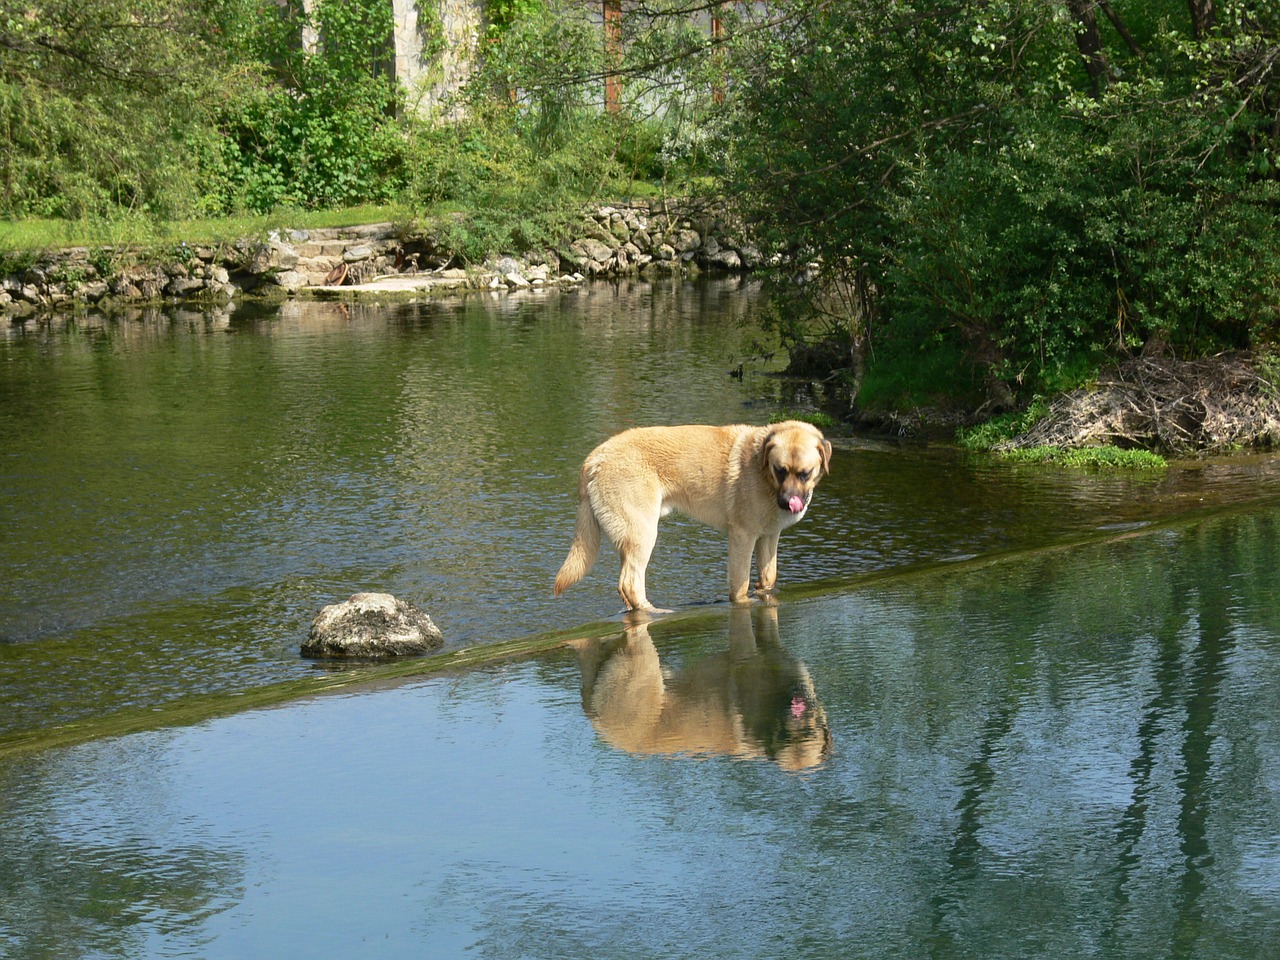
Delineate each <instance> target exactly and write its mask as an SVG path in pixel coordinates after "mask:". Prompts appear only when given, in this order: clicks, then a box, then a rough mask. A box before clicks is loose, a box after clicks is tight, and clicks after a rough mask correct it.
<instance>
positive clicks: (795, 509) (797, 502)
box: [787, 497, 804, 513]
mask: <svg viewBox="0 0 1280 960" xmlns="http://www.w3.org/2000/svg"><path fill="white" fill-rule="evenodd" d="M787 507H788V508H789V509H790V510H791V512H792V513H799V512H800V511H801V510H803V509H804V501H803V500H801V499H800V498H799V497H792V498H791V499H790V500H788V501H787Z"/></svg>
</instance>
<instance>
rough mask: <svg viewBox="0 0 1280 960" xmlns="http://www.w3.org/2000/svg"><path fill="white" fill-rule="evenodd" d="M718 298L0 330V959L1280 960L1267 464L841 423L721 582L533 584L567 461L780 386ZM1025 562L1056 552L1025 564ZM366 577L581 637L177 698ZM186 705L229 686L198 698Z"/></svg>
mask: <svg viewBox="0 0 1280 960" xmlns="http://www.w3.org/2000/svg"><path fill="white" fill-rule="evenodd" d="M753 308H754V298H753V295H752V292H751V290H750V288H746V289H743V288H740V287H738V286H737V285H732V284H730V285H725V284H695V285H679V286H676V287H669V288H653V287H648V286H644V285H635V286H612V285H609V286H606V285H601V286H597V287H591V288H588V289H586V290H584V291H582V292H581V293H580V294H579V295H577V296H573V297H568V298H564V299H561V298H558V297H557V298H549V299H546V300H535V299H531V300H525V301H514V300H491V299H488V298H482V299H474V300H470V301H468V302H467V303H466V304H464V305H456V304H455V305H448V304H407V305H401V306H397V307H394V308H387V309H380V308H373V307H369V308H363V309H352V310H351V311H350V312H349V313H343V312H342V311H340V310H338V309H337V308H335V307H333V306H325V305H316V306H305V305H291V306H290V307H289V308H288V309H286V310H285V311H283V312H282V313H281V314H280V315H277V316H270V317H258V318H254V317H251V316H245V315H243V314H236V315H232V316H230V317H226V316H221V317H220V316H208V315H199V314H172V315H163V316H152V317H146V318H139V319H136V320H131V321H127V322H124V323H106V322H102V321H99V320H94V319H93V318H87V319H85V320H83V321H79V322H77V323H75V324H72V325H69V326H59V327H56V328H32V329H10V330H8V331H6V332H5V336H4V337H3V338H0V361H2V362H0V480H2V481H3V482H0V550H2V553H0V556H2V558H3V560H2V562H3V565H4V577H3V579H2V580H0V637H3V640H4V642H0V735H4V734H15V733H20V732H23V731H39V730H41V729H45V728H48V727H50V726H52V725H54V724H59V723H67V722H72V721H74V722H78V723H80V724H82V725H83V727H84V729H85V730H86V731H87V732H88V734H90V735H92V733H93V732H94V731H95V730H97V731H99V732H107V731H109V730H111V729H112V719H111V718H112V715H113V714H114V713H116V712H117V711H120V710H123V709H126V708H143V709H149V710H154V712H155V718H156V726H157V729H154V730H151V731H147V732H143V733H137V734H132V735H129V736H121V737H110V738H99V739H96V740H92V739H91V740H89V742H85V743H83V744H81V745H79V746H75V747H71V748H66V749H50V750H44V751H40V752H34V753H27V754H25V755H21V756H16V755H10V756H8V757H7V758H5V759H2V760H0V955H3V956H6V957H8V956H13V957H19V958H27V957H31V958H35V957H48V956H58V957H81V956H83V957H122V958H123V957H129V958H139V957H174V956H199V957H208V958H221V957H228V958H231V957H237V958H239V957H246V956H318V957H325V956H335V957H348V956H386V957H422V956H432V957H436V956H439V957H454V956H463V955H469V956H481V957H499V958H509V957H522V956H527V957H557V958H561V957H563V958H575V957H584V958H585V957H591V958H613V957H619V958H622V957H658V956H661V957H683V956H689V957H694V956H696V957H704V956H710V957H718V956H722V957H770V958H772V957H781V956H794V957H797V958H807V957H814V958H825V957H832V956H857V957H874V958H879V957H885V958H888V957H903V958H914V957H920V956H934V957H940V958H961V957H975V958H1001V957H1010V958H1013V957H1041V956H1042V957H1053V958H1074V957H1106V958H1110V957H1115V958H1118V960H1119V958H1125V960H1129V958H1147V957H1151V958H1157V957H1158V958H1165V957H1189V958H1192V957H1194V958H1201V957H1203V958H1206V960H1209V958H1222V960H1230V958H1237V957H1238V958H1270V957H1274V956H1276V955H1277V954H1276V948H1275V946H1274V941H1275V936H1274V933H1275V930H1276V929H1280V845H1278V844H1277V840H1276V838H1277V837H1280V731H1278V730H1277V723H1276V719H1275V718H1276V713H1277V706H1280V612H1278V608H1277V604H1276V603H1275V600H1274V598H1275V597H1276V596H1277V595H1278V594H1280V592H1278V588H1280V582H1278V581H1280V470H1277V465H1276V460H1275V458H1273V457H1267V456H1255V457H1241V458H1236V459H1231V460H1223V461H1215V462H1212V463H1204V464H1198V463H1187V464H1180V465H1177V466H1175V468H1173V469H1171V470H1170V471H1168V472H1166V473H1162V474H1139V475H1132V474H1128V475H1097V474H1089V473H1082V472H1078V471H1067V470H1061V471H1059V470H1046V469H1043V468H1028V467H1014V466H1008V465H1003V464H1000V463H998V462H994V461H992V460H989V459H987V458H982V457H971V456H968V455H965V454H962V453H960V452H958V451H956V450H955V449H952V448H948V447H946V446H920V445H911V444H899V443H893V442H889V441H868V440H855V439H849V438H837V439H836V443H837V450H836V456H835V459H834V461H833V474H832V476H830V477H828V478H826V479H825V480H824V481H823V483H822V484H821V486H820V487H819V490H818V493H817V495H816V498H815V504H814V508H813V509H812V510H811V511H810V514H809V515H808V516H807V517H806V519H805V521H804V522H803V523H801V524H799V525H798V526H796V527H793V528H791V529H790V530H788V531H787V532H786V533H785V534H784V535H783V541H782V546H781V578H782V581H783V583H784V589H783V590H782V593H781V597H782V603H781V605H780V606H778V607H776V608H765V607H760V606H758V607H756V608H754V609H752V610H731V609H729V608H728V607H727V606H726V605H724V604H723V603H720V602H719V601H720V599H721V597H722V596H723V593H724V544H723V539H722V538H721V537H719V536H718V535H715V534H713V533H708V532H705V531H703V530H701V529H699V528H697V527H695V526H693V525H691V524H688V523H681V522H675V523H670V524H668V525H667V526H666V527H665V528H664V532H663V535H662V537H661V538H660V540H659V547H658V551H657V553H656V555H655V558H654V560H653V564H652V567H651V572H650V577H649V581H650V594H651V597H652V598H653V599H654V600H655V601H657V602H659V603H664V604H667V605H672V606H677V607H680V608H682V610H681V613H680V615H678V616H676V617H672V618H667V619H664V620H659V621H656V622H654V623H652V624H649V625H645V626H639V627H631V628H627V627H624V625H623V623H622V622H621V620H620V619H619V618H617V616H616V614H617V610H618V600H617V598H616V595H615V593H614V584H613V581H614V578H615V577H616V569H617V567H616V560H614V561H609V560H603V561H602V562H601V564H600V566H599V567H598V569H597V570H596V572H595V573H593V574H592V575H591V577H589V578H588V580H587V581H585V582H584V583H582V584H580V585H579V586H578V587H575V588H574V589H573V590H572V591H570V593H569V594H568V595H567V596H566V597H564V598H562V599H561V600H559V601H553V600H552V599H551V598H550V596H549V594H550V581H551V579H552V577H553V576H554V573H555V570H556V568H557V567H558V566H559V563H560V560H561V559H562V557H563V551H564V549H565V548H566V546H567V543H568V539H569V536H570V533H571V524H572V512H573V497H574V479H575V475H576V470H577V466H578V463H579V462H580V460H581V458H582V456H583V455H584V454H585V453H586V452H587V451H588V450H589V449H590V448H591V446H593V445H594V444H595V443H596V442H598V440H599V439H601V438H602V437H603V436H606V435H607V434H609V433H611V432H613V431H614V430H617V429H620V428H622V427H625V426H630V425H633V424H639V423H657V422H678V421H710V422H728V421H733V420H745V421H748V422H757V423H760V422H765V421H766V420H767V419H768V418H769V416H770V415H771V414H773V413H774V412H775V411H776V410H777V409H778V408H779V406H780V405H782V404H797V403H803V402H804V397H803V396H800V397H798V398H797V397H792V396H790V395H789V394H788V393H787V388H786V386H785V384H783V383H782V382H781V381H779V380H778V379H777V378H774V377H771V376H768V375H767V372H766V371H764V370H762V369H759V368H756V367H753V366H752V365H751V364H748V365H747V366H746V367H745V376H744V378H743V379H742V380H741V381H739V380H737V379H734V378H731V377H729V376H728V371H730V370H732V369H734V368H735V367H736V366H737V364H738V363H739V362H741V361H742V359H743V358H744V356H746V355H747V353H748V352H749V351H750V349H751V340H752V337H753V334H752V332H751V328H750V327H749V326H744V325H742V324H741V322H740V321H741V320H742V319H743V318H747V317H749V316H750V315H751V311H752V310H753ZM1046 548H1048V549H1046ZM360 589H386V590H390V591H392V592H394V593H396V594H398V595H401V596H404V597H406V598H407V599H410V600H413V601H415V602H418V603H420V604H421V605H422V606H424V607H425V608H426V609H428V610H429V611H430V612H431V613H432V615H433V617H434V618H435V619H436V620H437V622H438V623H440V625H441V626H442V627H443V628H444V629H445V632H446V634H447V635H448V636H449V637H450V639H451V641H452V642H453V643H455V644H463V643H484V642H488V641H492V640H499V639H508V638H512V637H520V636H525V635H529V634H533V633H538V632H542V631H547V630H554V629H560V628H564V627H573V626H578V625H581V624H584V623H592V622H599V621H609V620H610V618H612V620H613V622H600V623H599V628H598V630H597V631H595V632H596V633H598V634H599V635H598V636H596V637H595V638H593V639H586V640H581V641H577V642H575V643H574V644H573V645H572V646H570V647H566V648H563V649H561V650H559V651H556V652H552V653H549V654H545V655H543V656H539V657H536V658H529V659H524V660H519V661H513V662H507V663H504V664H501V665H496V666H492V667H488V668H485V669H482V670H477V671H473V672H467V673H461V674H457V675H451V676H441V677H435V678H431V679H423V678H419V679H410V680H399V681H379V682H376V683H370V684H366V685H363V686H361V685H357V686H354V687H351V688H347V689H346V691H345V692H343V693H341V694H331V695H328V696H321V697H314V698H310V699H306V700H301V701H297V702H293V703H289V704H287V705H285V706H282V707H278V708H273V709H258V710H251V711H246V712H242V713H239V714H236V715H232V716H228V717H222V718H219V719H210V720H206V721H203V722H200V723H195V724H190V725H186V726H180V727H169V726H163V725H164V724H167V723H169V722H170V721H169V718H170V717H172V716H173V714H172V713H171V712H170V709H171V706H170V705H173V704H180V703H182V702H184V701H189V700H190V699H191V698H192V697H194V696H196V695H200V694H206V693H212V694H214V695H215V700H216V696H217V695H220V694H227V695H230V694H232V693H234V692H236V691H241V690H246V689H251V688H254V687H256V686H260V685H264V684H269V683H273V682H276V681H281V680H287V679H290V678H295V677H303V676H312V675H315V674H316V672H317V669H318V668H316V667H315V666H314V665H312V664H310V663H308V662H306V661H303V660H301V659H300V658H299V657H298V655H297V647H298V644H299V643H300V642H301V640H302V639H303V637H304V636H305V633H306V627H307V625H308V623H309V622H310V619H311V617H312V616H314V614H315V612H316V611H317V610H318V609H319V607H320V606H322V605H323V604H325V603H328V602H331V601H332V600H334V599H338V598H342V597H345V596H346V595H348V594H350V593H352V592H354V591H356V590H360ZM209 712H210V713H216V712H217V711H216V710H211V711H209Z"/></svg>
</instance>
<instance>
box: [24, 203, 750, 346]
mask: <svg viewBox="0 0 1280 960" xmlns="http://www.w3.org/2000/svg"><path fill="white" fill-rule="evenodd" d="M439 233H440V231H439V230H438V229H436V228H433V226H432V225H431V224H408V225H401V224H395V223H376V224H367V225H360V226H353V227H328V228H322V229H278V230H273V231H271V232H270V233H269V234H267V235H266V236H264V237H251V238H250V237H247V238H241V239H237V240H235V241H232V242H228V243H224V244H188V243H186V242H180V243H177V244H176V245H173V246H170V247H168V248H165V249H159V250H142V249H136V248H132V247H109V246H103V247H72V248H67V249H59V250H48V251H27V252H11V253H8V254H5V255H4V256H3V257H0V316H7V317H8V318H9V319H10V321H11V322H16V323H23V322H26V321H27V320H31V319H36V320H38V319H39V318H41V317H42V316H46V315H49V314H53V313H58V312H65V311H72V312H74V311H76V310H78V309H84V308H87V307H93V308H95V309H99V310H103V311H108V312H109V311H111V310H112V309H113V308H116V307H129V306H139V305H145V304H157V303H184V302H192V303H201V302H203V303H214V304H220V303H227V302H231V301H235V300H239V299H243V298H253V299H258V300H264V301H267V302H273V301H280V300H284V299H288V298H328V299H333V298H338V299H352V300H358V299H361V298H378V297H386V296H388V295H391V296H395V295H406V296H412V295H419V294H423V295H431V294H435V293H454V292H458V291H462V290H477V289H479V290H495V291H502V290H519V289H525V288H531V287H545V286H573V285H576V284H580V283H582V282H584V281H585V280H587V279H591V278H595V277H619V276H628V275H644V276H688V275H691V274H697V273H700V272H702V271H715V272H729V273H737V272H745V271H748V270H750V269H752V268H753V267H754V266H756V265H758V262H759V253H758V252H757V251H756V250H755V249H754V248H753V247H752V245H751V244H750V243H749V242H748V241H747V240H746V239H744V237H743V235H742V233H741V230H740V229H738V228H737V227H736V226H735V225H734V223H733V222H732V221H731V220H730V219H728V218H727V217H725V216H724V214H723V213H720V212H716V211H714V210H711V209H709V208H704V207H699V206H694V205H691V204H687V203H685V204H676V203H672V202H656V203H633V204H626V205H617V206H601V207H597V208H595V209H593V210H592V211H590V212H589V213H587V214H584V216H583V218H582V220H581V222H580V224H578V225H577V227H576V229H575V230H573V231H571V237H572V238H571V239H570V240H569V241H568V242H567V243H566V244H565V245H564V247H563V248H562V249H558V250H544V251H534V252H522V253H519V254H504V253H495V254H494V255H492V256H490V257H488V258H486V260H485V261H484V262H483V263H478V264H476V263H466V262H464V261H463V260H462V259H461V258H460V257H459V256H458V255H457V253H456V252H455V251H453V250H451V249H450V248H449V247H448V246H447V245H446V244H445V243H444V242H442V241H441V240H440V239H439Z"/></svg>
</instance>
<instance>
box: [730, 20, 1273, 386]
mask: <svg viewBox="0 0 1280 960" xmlns="http://www.w3.org/2000/svg"><path fill="white" fill-rule="evenodd" d="M779 8H782V9H785V10H786V12H787V14H788V16H787V17H786V19H785V21H784V22H783V25H782V26H781V27H780V28H779V29H777V30H774V31H772V32H767V33H765V32H757V33H754V34H751V35H750V36H749V37H748V38H747V39H746V40H745V41H744V42H743V43H742V44H741V45H740V47H739V50H738V54H739V56H738V58H737V59H736V61H735V63H736V65H737V68H738V71H739V74H738V83H737V88H736V89H737V92H738V97H737V107H738V109H737V112H736V114H735V122H734V125H733V128H732V142H733V144H734V153H733V159H734V169H733V172H732V176H731V178H730V187H731V188H732V189H733V190H734V191H735V192H736V194H737V195H738V196H739V197H740V198H741V200H742V201H743V203H744V204H745V205H746V206H747V207H748V209H749V210H750V211H751V215H752V218H753V219H754V220H755V221H756V222H758V223H762V224H765V225H766V226H767V234H768V237H769V238H770V240H771V241H772V244H773V247H774V249H776V250H777V251H780V252H782V253H784V254H786V255H787V256H788V257H789V258H791V259H792V260H811V261H814V262H816V263H817V264H819V265H820V267H821V274H820V277H819V281H818V282H817V283H815V284H813V285H812V286H811V287H810V290H811V291H816V292H818V293H819V294H821V296H817V297H813V298H812V299H813V300H814V301H815V303H816V305H817V306H818V307H819V308H822V307H824V306H825V308H826V317H825V322H824V323H822V324H821V325H820V329H821V330H822V331H823V333H825V334H827V335H831V334H833V333H834V334H836V335H838V336H840V337H842V338H844V339H845V340H846V341H847V344H848V346H849V348H850V350H851V351H852V353H853V355H854V356H855V359H856V360H857V361H858V362H859V363H863V362H865V363H866V367H867V369H866V379H865V381H864V383H863V384H862V386H863V391H864V397H866V398H867V399H870V400H872V401H875V400H883V401H886V402H895V403H901V402H903V401H904V400H906V401H913V402H919V401H921V400H925V399H928V395H929V392H930V391H931V390H938V391H939V392H941V391H942V390H943V389H954V387H955V385H956V384H957V383H963V382H965V381H966V379H968V380H970V381H972V382H973V384H974V386H975V389H976V391H977V393H978V394H979V395H982V394H984V393H985V394H986V395H987V396H988V397H989V398H991V399H997V400H1004V401H1007V400H1008V399H1009V392H1010V388H1012V389H1013V390H1015V391H1016V390H1024V391H1029V390H1037V389H1045V388H1052V387H1055V386H1061V385H1063V384H1064V383H1065V382H1071V381H1073V380H1078V379H1079V378H1080V377H1081V376H1082V375H1083V374H1085V373H1086V372H1087V371H1089V370H1091V369H1093V368H1094V366H1095V365H1096V362H1097V361H1098V360H1099V359H1100V358H1101V357H1103V356H1106V355H1112V354H1115V353H1116V352H1125V351H1133V350H1138V349H1141V348H1142V347H1143V346H1144V345H1145V344H1148V343H1149V342H1151V341H1153V340H1159V341H1160V342H1162V343H1165V344H1169V345H1172V346H1174V347H1176V348H1179V349H1182V350H1186V351H1189V352H1203V351H1213V350H1218V349H1225V348H1231V347H1241V346H1246V345H1250V344H1254V343H1257V342H1258V341H1260V340H1263V341H1265V340H1270V339H1272V338H1274V337H1275V336H1276V334H1277V330H1278V326H1277V321H1278V319H1280V317H1278V315H1277V304H1278V303H1280V300H1278V294H1280V230H1278V229H1277V227H1280V221H1278V217H1277V213H1278V211H1280V207H1278V203H1280V193H1278V186H1280V180H1278V179H1277V168H1276V164H1277V160H1278V158H1277V148H1278V147H1280V119H1278V118H1280V73H1278V72H1277V64H1278V61H1280V8H1278V7H1277V5H1276V4H1274V3H1272V2H1270V0H1266V2H1260V3H1259V2H1244V3H1238V2H1233V0H1225V2H1224V0H1198V2H1195V3H1192V4H1190V5H1188V4H1186V3H1183V2H1181V0H1128V2H1116V3H1115V4H1114V5H1111V4H1106V3H1102V2H1096V3H1095V2H1093V0H1066V2H1064V3H1063V4H1061V5H1058V4H1051V3H1043V2H1039V0H996V2H992V3H983V4H971V3H965V2H960V0H955V2H950V0H942V2H941V3H937V2H931V3H927V4H921V3H916V2H909V0H908V2H904V0H893V2H890V0H879V2H874V3H869V4H857V5H852V4H834V3H827V2H823V0H793V2H785V0H784V3H782V4H779ZM1104 12H1105V13H1106V14H1107V17H1106V18H1104V17H1103V13H1104ZM812 329H813V328H812V327H804V326H797V325H795V324H794V322H792V324H791V326H790V327H789V328H788V330H787V332H789V334H790V335H791V336H792V337H793V338H795V339H803V337H805V336H806V335H807V334H808V333H809V332H810V331H811V330H812ZM854 366H855V367H857V366H858V365H857V364H854ZM965 371H968V373H967V374H966V373H965ZM931 376H932V377H945V378H946V383H945V384H944V383H940V382H936V381H935V382H932V383H931V382H929V381H930V379H931Z"/></svg>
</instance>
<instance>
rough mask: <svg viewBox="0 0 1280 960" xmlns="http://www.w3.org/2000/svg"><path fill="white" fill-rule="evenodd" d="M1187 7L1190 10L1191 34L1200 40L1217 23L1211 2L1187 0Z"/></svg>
mask: <svg viewBox="0 0 1280 960" xmlns="http://www.w3.org/2000/svg"><path fill="white" fill-rule="evenodd" d="M1187 6H1188V7H1189V8H1190V10H1191V34H1192V36H1194V37H1195V38H1196V39H1197V40H1201V39H1203V38H1204V36H1205V35H1206V34H1207V33H1208V32H1209V31H1210V30H1212V29H1213V28H1214V27H1215V26H1216V25H1217V23H1218V18H1217V15H1216V14H1215V13H1214V9H1213V0H1187Z"/></svg>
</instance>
